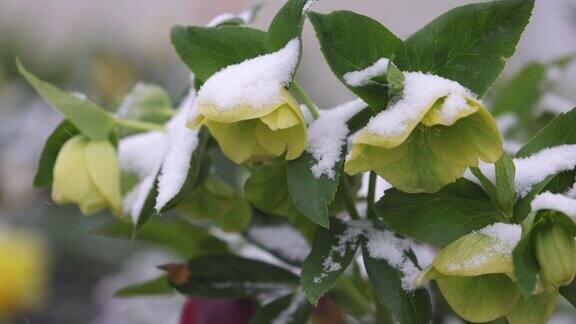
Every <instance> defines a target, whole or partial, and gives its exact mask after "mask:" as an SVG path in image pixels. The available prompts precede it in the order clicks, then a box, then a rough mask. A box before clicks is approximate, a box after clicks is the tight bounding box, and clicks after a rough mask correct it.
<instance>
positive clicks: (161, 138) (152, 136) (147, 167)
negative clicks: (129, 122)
mask: <svg viewBox="0 0 576 324" xmlns="http://www.w3.org/2000/svg"><path fill="white" fill-rule="evenodd" d="M165 151H166V134H164V133H161V132H146V133H140V134H136V135H131V136H127V137H125V138H123V139H121V140H120V142H119V143H118V163H119V164H120V168H121V169H122V170H125V171H132V172H135V173H136V174H138V176H139V177H140V178H144V177H146V176H147V175H148V174H150V173H151V172H152V171H154V170H155V169H157V168H158V166H159V165H160V164H161V163H162V160H163V159H164V154H165Z"/></svg>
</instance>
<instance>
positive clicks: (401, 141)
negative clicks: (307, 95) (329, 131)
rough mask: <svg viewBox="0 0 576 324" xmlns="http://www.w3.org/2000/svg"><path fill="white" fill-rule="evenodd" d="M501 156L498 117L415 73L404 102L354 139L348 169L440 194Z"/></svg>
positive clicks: (448, 84) (462, 92)
mask: <svg viewBox="0 0 576 324" xmlns="http://www.w3.org/2000/svg"><path fill="white" fill-rule="evenodd" d="M502 152H503V150H502V138H501V136H500V133H499V131H498V128H497V127H496V122H495V120H494V118H493V117H492V116H491V115H490V113H489V112H488V111H487V110H486V109H485V108H484V106H482V104H481V103H480V102H479V101H478V100H476V99H475V98H474V96H473V95H472V94H471V93H470V92H469V91H468V90H466V89H465V88H464V87H462V86H460V85H459V84H458V83H456V82H454V81H450V80H447V79H443V78H441V77H438V76H435V75H429V74H423V73H419V72H410V73H405V84H404V90H403V97H402V99H400V100H398V101H397V102H395V103H394V104H392V105H391V106H390V107H389V108H388V109H387V110H385V111H383V112H381V113H380V114H378V115H377V116H376V117H374V118H373V119H372V120H371V121H370V122H369V123H368V125H367V126H366V127H365V128H363V129H362V130H360V131H359V133H358V134H356V135H355V136H354V138H353V147H352V150H351V152H350V154H349V156H348V158H347V161H346V164H345V171H346V173H348V174H351V175H353V174H357V173H361V172H366V171H374V172H376V173H377V174H378V175H380V176H381V177H383V178H384V179H386V180H387V181H388V182H390V183H391V184H392V185H393V186H394V187H396V188H398V189H399V190H402V191H405V192H410V193H416V192H435V191H438V190H439V189H440V188H442V187H443V186H445V185H446V184H448V183H451V182H453V181H455V180H456V179H458V178H459V177H460V176H461V175H462V174H463V173H464V171H465V170H466V168H468V167H472V166H477V165H478V159H480V160H483V161H485V162H488V163H493V162H496V161H497V160H498V159H499V158H500V156H501V155H502Z"/></svg>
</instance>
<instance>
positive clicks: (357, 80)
mask: <svg viewBox="0 0 576 324" xmlns="http://www.w3.org/2000/svg"><path fill="white" fill-rule="evenodd" d="M389 63H390V60H388V59H387V58H381V59H379V60H378V61H376V62H375V63H374V64H372V65H370V66H369V67H367V68H365V69H363V70H360V71H352V72H347V73H345V74H344V81H346V84H347V85H349V86H352V87H362V86H365V85H368V84H370V83H371V82H373V81H372V80H371V79H372V78H374V77H377V76H382V75H384V74H386V72H388V64H389Z"/></svg>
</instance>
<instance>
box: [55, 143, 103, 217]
mask: <svg viewBox="0 0 576 324" xmlns="http://www.w3.org/2000/svg"><path fill="white" fill-rule="evenodd" d="M87 143H88V140H87V139H86V138H84V137H83V136H81V135H78V136H75V137H73V138H72V139H70V140H69V141H68V142H66V143H65V144H64V146H63V147H62V149H61V150H60V153H59V154H58V157H57V158H56V163H55V164H54V171H53V172H54V183H53V185H52V200H54V202H56V203H57V204H68V203H75V204H78V205H79V207H80V210H81V212H82V214H84V215H90V214H94V213H96V212H98V211H100V210H102V209H104V208H105V207H106V206H107V202H106V199H105V198H104V196H103V195H102V194H101V193H100V192H99V191H98V189H96V187H95V186H94V184H93V183H92V181H91V179H90V176H89V175H88V171H87V170H86V164H85V163H86V158H85V154H84V151H85V148H86V145H87Z"/></svg>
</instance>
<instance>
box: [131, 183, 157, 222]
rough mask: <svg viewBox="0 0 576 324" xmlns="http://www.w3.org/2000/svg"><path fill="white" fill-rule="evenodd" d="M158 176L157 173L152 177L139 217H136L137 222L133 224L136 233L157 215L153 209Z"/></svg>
mask: <svg viewBox="0 0 576 324" xmlns="http://www.w3.org/2000/svg"><path fill="white" fill-rule="evenodd" d="M158 175H159V173H156V175H155V176H154V180H153V181H154V182H153V183H152V186H151V187H150V191H149V192H148V195H146V199H145V200H144V204H143V205H142V209H141V210H140V215H138V217H137V219H138V221H137V222H136V224H134V227H135V229H134V230H135V231H138V230H139V229H140V228H142V226H144V224H146V222H148V221H149V220H150V218H152V216H154V215H157V214H158V213H157V212H156V209H155V208H154V206H155V205H156V197H158Z"/></svg>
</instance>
